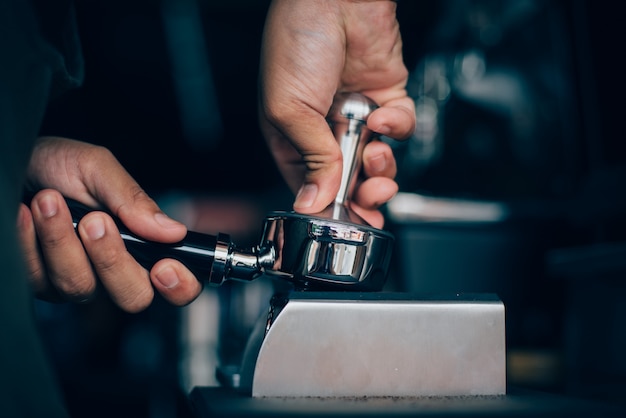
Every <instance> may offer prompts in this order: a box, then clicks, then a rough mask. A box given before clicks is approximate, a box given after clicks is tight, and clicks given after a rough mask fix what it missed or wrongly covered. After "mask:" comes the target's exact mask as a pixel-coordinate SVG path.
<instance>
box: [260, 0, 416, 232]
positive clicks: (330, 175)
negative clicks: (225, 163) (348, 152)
mask: <svg viewBox="0 0 626 418" xmlns="http://www.w3.org/2000/svg"><path fill="white" fill-rule="evenodd" d="M395 10H396V4H395V2H393V1H388V0H373V1H351V0H307V1H298V2H294V1H288V0H275V1H274V2H273V3H272V5H271V7H270V11H269V13H268V17H267V21H266V26H265V32H264V38H263V49H262V54H261V77H260V82H261V94H260V110H259V111H260V121H261V128H262V130H263V133H264V135H265V137H266V140H267V141H268V144H269V147H270V150H271V152H272V154H273V156H274V158H275V160H276V162H277V165H278V168H279V170H280V171H281V173H282V175H283V177H284V178H285V180H286V182H287V184H288V185H289V187H290V188H291V189H292V190H293V191H294V192H296V193H297V195H296V200H295V202H294V205H293V207H294V210H296V211H298V212H302V213H317V212H320V211H321V210H323V209H325V208H326V206H328V205H329V204H330V203H331V202H332V201H333V200H334V199H335V196H336V195H337V191H338V189H339V184H340V179H341V170H342V166H341V164H342V163H341V161H342V158H341V151H340V149H339V146H338V145H337V143H336V141H335V138H334V136H333V134H332V132H331V130H330V128H329V126H328V123H327V122H326V120H325V116H326V114H327V113H328V110H329V109H330V106H331V104H332V100H333V97H334V95H335V93H336V92H338V91H354V92H360V93H362V94H364V95H366V96H368V97H370V98H371V99H373V100H374V101H375V102H377V103H378V104H379V105H380V108H379V109H377V110H375V111H374V112H372V114H371V115H370V116H369V118H368V121H367V125H368V128H369V129H370V130H372V131H374V132H377V133H380V134H383V135H386V136H389V137H391V138H396V139H404V138H407V137H408V136H409V135H410V134H411V132H413V130H414V127H415V111H414V104H413V101H412V99H411V98H410V97H408V95H407V92H406V89H405V85H406V82H407V78H408V71H407V69H406V67H405V65H404V63H403V60H402V41H401V38H400V32H399V26H398V22H397V20H396V17H395ZM363 172H364V174H365V177H366V179H365V180H364V181H362V182H361V183H360V185H358V187H357V189H356V190H355V193H354V196H353V202H352V208H353V209H354V210H355V211H356V212H357V213H358V214H359V215H361V216H362V217H363V218H365V219H366V220H367V221H368V222H369V223H370V224H371V225H373V226H377V227H382V225H383V217H382V214H381V213H380V212H379V211H378V207H379V206H380V205H381V204H383V203H385V202H386V201H388V200H389V199H391V198H392V197H393V196H394V195H395V193H396V192H397V190H398V186H397V184H396V183H395V181H394V180H393V178H394V177H395V175H396V163H395V159H394V157H393V154H392V152H391V148H390V147H389V146H388V145H387V144H385V143H383V142H380V141H373V142H370V143H369V144H368V145H367V146H366V147H365V149H364V151H363Z"/></svg>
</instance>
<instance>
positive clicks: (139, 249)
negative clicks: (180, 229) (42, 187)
mask: <svg viewBox="0 0 626 418" xmlns="http://www.w3.org/2000/svg"><path fill="white" fill-rule="evenodd" d="M66 202H67V206H68V207H69V209H70V212H71V213H72V219H73V221H74V225H75V226H76V227H78V224H79V222H80V220H81V219H82V218H83V217H84V216H85V215H86V214H87V213H89V212H93V211H94V209H91V208H89V207H87V206H85V205H83V204H82V203H79V202H77V201H75V200H72V199H66ZM109 215H110V216H111V217H112V218H113V220H114V221H115V223H116V225H117V228H118V229H119V231H120V235H121V237H122V240H123V241H124V244H125V245H126V248H127V250H128V252H129V253H130V254H131V255H132V256H133V257H134V258H135V259H136V260H137V261H138V262H139V264H141V265H142V266H144V267H145V268H147V269H148V270H149V269H151V268H152V266H153V265H154V264H155V263H156V262H157V261H159V260H161V259H164V258H173V259H176V260H178V261H180V262H181V263H183V264H184V265H185V267H187V268H188V269H189V270H190V271H191V272H192V273H193V274H194V275H195V276H196V278H197V279H198V280H201V281H204V280H209V277H210V275H211V269H212V267H213V261H214V259H215V246H216V243H217V237H216V236H214V235H208V234H202V233H199V232H194V231H188V232H187V235H186V236H185V238H184V239H183V240H182V241H179V242H177V243H173V244H163V243H159V242H154V241H148V240H145V239H143V238H140V237H138V236H137V235H135V234H133V233H132V232H130V230H129V229H128V228H127V227H126V226H125V225H124V224H123V223H122V222H121V221H120V220H119V219H118V218H117V217H115V216H113V215H111V214H110V213H109Z"/></svg>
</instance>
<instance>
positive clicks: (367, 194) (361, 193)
mask: <svg viewBox="0 0 626 418" xmlns="http://www.w3.org/2000/svg"><path fill="white" fill-rule="evenodd" d="M396 193H398V184H397V183H396V182H395V181H393V180H392V179H389V178H387V177H371V178H369V179H367V180H365V181H363V183H361V185H360V186H359V187H358V189H357V190H355V193H354V202H355V203H356V204H357V205H359V206H360V207H362V208H364V209H368V210H369V209H378V208H379V207H380V206H381V205H382V204H384V203H385V202H387V201H389V200H390V199H391V198H392V197H394V196H395V195H396Z"/></svg>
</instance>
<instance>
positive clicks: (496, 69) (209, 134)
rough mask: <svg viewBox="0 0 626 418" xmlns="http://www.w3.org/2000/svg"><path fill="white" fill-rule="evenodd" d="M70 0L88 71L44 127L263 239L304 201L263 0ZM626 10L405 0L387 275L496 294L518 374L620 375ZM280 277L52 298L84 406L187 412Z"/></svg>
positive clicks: (613, 388) (610, 383) (60, 349)
mask: <svg viewBox="0 0 626 418" xmlns="http://www.w3.org/2000/svg"><path fill="white" fill-rule="evenodd" d="M77 3H78V4H77V12H78V19H79V28H80V32H81V37H82V44H83V53H84V57H85V62H86V78H85V82H84V85H83V86H82V87H81V88H80V89H77V90H75V91H72V92H70V93H68V94H66V95H65V96H63V97H61V98H59V99H57V100H56V101H55V102H54V103H53V104H52V105H51V107H50V109H49V112H48V116H47V118H46V122H45V125H44V129H43V133H44V134H51V135H58V136H66V137H70V138H75V139H81V140H84V141H87V142H93V143H96V144H101V145H104V146H106V147H108V148H109V149H111V150H112V151H113V153H114V154H115V155H116V156H117V158H118V159H119V160H120V161H121V162H122V164H123V165H124V166H125V167H126V168H127V169H128V171H129V172H130V173H131V174H132V175H133V176H134V177H135V178H136V179H137V180H138V182H139V183H140V184H141V185H142V186H143V187H144V188H145V189H146V190H147V191H148V192H149V193H150V194H152V195H153V196H154V197H155V198H156V199H157V201H158V202H159V203H160V204H161V205H162V206H163V208H164V209H165V210H166V211H168V212H170V213H171V214H172V215H173V216H175V217H177V218H178V219H181V220H182V221H184V222H185V223H187V225H188V226H189V227H190V228H192V229H196V230H199V231H202V232H207V233H216V232H227V233H230V234H231V235H232V236H233V238H234V239H235V241H236V242H238V243H241V244H242V245H245V244H247V243H254V240H255V239H256V238H257V234H258V233H260V227H261V223H262V220H263V217H264V215H265V212H266V211H268V210H274V209H288V208H289V207H290V204H291V201H292V196H291V195H290V193H289V192H288V191H287V189H286V188H285V186H284V184H283V182H282V179H281V178H280V176H279V174H278V172H277V170H276V169H275V166H274V164H273V162H272V160H271V157H270V155H269V153H268V151H267V149H266V147H265V144H264V142H263V139H262V137H261V134H260V132H259V129H258V126H257V119H256V94H257V73H258V59H259V49H260V41H261V33H262V28H263V23H264V18H265V13H266V11H267V7H268V5H269V1H267V0H256V1H255V0H234V1H229V2H218V1H208V0H179V1H177V0H160V1H158V0H152V1H147V0H134V1H122V0H108V1H100V0H92V1H88V2H77ZM622 8H623V7H622V6H621V4H620V3H619V2H596V1H594V2H592V1H589V0H586V1H585V0H575V1H564V0H563V1H557V0H555V1H539V0H516V1H495V0H491V1H487V0H483V1H478V0H476V1H470V0H447V1H424V0H421V1H409V0H400V1H398V18H399V21H400V25H401V26H400V27H401V31H402V34H403V39H404V53H405V60H406V64H407V67H408V68H409V70H410V72H411V76H410V82H409V85H408V90H409V94H410V95H411V96H412V97H413V98H414V99H415V101H416V108H417V116H418V121H419V122H420V124H419V128H418V129H417V130H416V132H415V134H414V135H413V136H412V137H411V138H410V139H409V140H407V141H405V142H403V143H401V144H400V143H393V142H391V141H390V143H391V144H392V146H393V147H394V150H395V151H396V155H397V160H398V164H399V174H398V182H399V184H400V186H401V194H400V195H399V196H398V197H399V199H398V200H397V202H396V203H397V204H395V205H389V206H388V208H386V209H385V213H386V215H387V216H388V222H387V227H388V228H389V229H391V230H392V231H393V232H394V234H395V235H396V238H397V242H398V245H397V248H396V251H395V261H394V264H393V270H392V272H391V275H390V280H389V286H388V287H389V289H390V290H400V291H411V292H418V293H419V292H429V293H432V292H435V293H441V292H443V293H445V292H493V293H497V294H498V295H499V296H500V297H501V298H502V300H503V301H504V303H505V306H506V307H507V347H508V348H507V351H508V381H509V384H511V385H521V386H526V387H531V388H535V389H540V390H546V391H550V392H555V393H562V394H567V395H572V396H577V397H586V398H595V399H602V400H607V401H611V402H620V400H621V399H623V398H624V396H623V395H624V394H625V392H626V387H625V381H626V380H625V376H626V360H625V359H624V356H623V353H624V352H626V332H625V330H624V327H623V325H622V324H623V323H624V321H625V320H626V309H625V308H624V306H626V305H625V304H624V303H622V300H621V299H622V297H623V296H622V295H623V294H624V290H626V289H625V285H624V283H625V280H624V273H625V272H626V237H625V235H626V229H625V226H626V225H625V222H624V216H623V214H624V213H625V210H626V199H625V197H624V196H625V194H624V192H623V189H624V185H625V184H626V181H625V180H626V135H625V132H624V127H623V124H622V118H623V114H624V105H623V97H624V95H625V94H626V91H625V89H624V71H623V68H624V67H623V61H624V52H623V47H622V46H621V43H622V42H623V40H624V39H626V37H625V36H624V25H623V23H622V22H621V17H622V16H623V14H622V13H620V12H621V9H622ZM383 140H386V139H384V138H383ZM420 199H421V200H420ZM424 199H427V200H426V202H431V203H432V204H434V205H435V207H436V208H440V209H441V208H443V209H441V210H440V211H439V212H437V211H435V216H433V215H432V213H430V212H428V211H424V209H423V208H422V206H421V204H420V205H418V204H417V203H416V202H422V203H423V202H424ZM444 210H445V213H449V214H450V215H449V216H443V215H442V214H443V213H444V212H443V211H444ZM476 213H477V214H478V215H472V214H476ZM268 292H270V289H269V286H268V285H265V284H263V283H261V284H260V285H258V286H249V287H242V286H241V285H236V284H233V285H227V286H224V287H223V288H221V289H219V290H206V291H205V292H204V294H203V296H202V297H201V298H200V299H199V300H198V301H197V302H194V303H193V304H192V305H191V306H189V307H187V308H184V309H181V308H173V307H170V306H168V305H167V304H165V303H164V302H162V301H160V300H157V301H156V302H155V304H154V305H153V306H151V307H150V308H149V309H148V310H146V311H145V312H143V313H141V314H138V315H128V314H125V313H123V312H120V311H119V310H118V309H117V308H115V307H114V306H113V305H112V303H111V302H110V301H108V300H107V299H106V298H104V297H102V298H100V299H98V300H96V301H95V302H94V303H93V304H90V305H86V306H69V305H49V304H46V303H39V304H38V305H37V309H38V312H39V318H40V321H41V325H42V332H43V333H44V336H45V340H46V343H47V344H48V346H49V348H50V353H51V356H52V359H53V361H54V363H55V365H56V366H57V370H58V373H59V377H60V380H61V382H62V384H63V386H64V389H65V393H66V396H67V401H68V404H69V406H70V409H71V411H72V412H74V413H75V415H76V416H89V417H99V416H109V415H111V414H115V415H117V416H133V417H142V416H145V417H160V416H163V417H167V416H183V415H184V414H185V412H186V409H185V396H186V393H187V391H188V390H189V389H190V387H192V386H194V385H198V384H213V383H214V382H213V379H214V366H215V365H228V364H230V363H236V362H237V361H238V359H239V356H240V354H241V350H242V348H243V344H245V339H246V337H247V333H248V332H249V327H250V323H251V321H253V320H254V319H255V317H256V315H258V314H259V313H260V312H262V310H263V307H264V303H265V302H266V300H267V297H268V294H269V293H268Z"/></svg>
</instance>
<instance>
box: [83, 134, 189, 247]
mask: <svg viewBox="0 0 626 418" xmlns="http://www.w3.org/2000/svg"><path fill="white" fill-rule="evenodd" d="M96 149H97V151H98V155H97V156H96V158H95V161H96V163H92V164H88V165H86V167H87V168H86V169H85V171H86V172H85V173H83V178H84V179H85V182H86V186H87V188H88V189H89V190H90V191H91V193H92V194H93V195H94V196H95V197H96V198H97V200H98V201H100V202H102V203H103V204H104V205H105V206H106V207H107V208H109V209H110V211H111V212H112V213H113V214H114V215H115V216H117V217H118V218H120V220H121V221H122V223H124V225H126V226H127V227H128V228H129V229H130V230H131V231H132V232H134V233H135V234H137V235H140V236H142V237H144V238H146V239H148V240H152V241H157V242H177V241H180V240H181V239H183V238H184V237H185V234H186V233H187V228H186V227H185V225H183V224H182V223H180V222H177V221H175V220H173V219H171V218H170V217H168V216H167V215H166V214H165V213H163V211H161V209H160V208H159V207H158V205H157V204H156V203H155V202H154V200H152V199H151V198H150V197H149V196H148V194H147V193H146V192H144V191H143V189H142V188H141V187H140V186H139V184H137V182H136V181H135V180H134V179H133V178H132V177H131V176H130V174H128V172H127V171H126V170H125V169H124V168H123V167H122V165H121V164H120V163H119V162H118V161H117V159H116V158H115V157H114V156H113V155H112V154H111V153H110V152H109V151H108V150H106V149H104V148H101V147H96ZM102 173H106V176H103V175H102Z"/></svg>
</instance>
